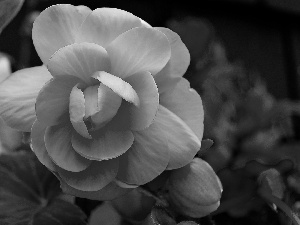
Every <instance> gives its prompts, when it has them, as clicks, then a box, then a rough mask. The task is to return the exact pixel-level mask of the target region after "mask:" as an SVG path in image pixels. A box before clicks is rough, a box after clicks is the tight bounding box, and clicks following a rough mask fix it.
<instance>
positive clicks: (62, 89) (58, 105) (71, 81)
mask: <svg viewBox="0 0 300 225" xmlns="http://www.w3.org/2000/svg"><path fill="white" fill-rule="evenodd" d="M79 81H80V80H79V79H78V78H76V77H70V76H60V77H56V78H52V79H51V80H50V81H48V83H46V84H45V85H44V87H43V88H42V89H41V91H40V92H39V94H38V96H37V99H36V104H35V110H36V116H37V118H38V120H39V121H40V122H43V123H44V124H46V125H48V126H53V125H57V124H59V123H61V122H62V121H63V120H64V119H65V118H64V115H67V113H68V110H69V99H70V93H71V91H72V88H73V87H74V86H75V85H76V84H77V83H78V82H79ZM67 116H68V115H67Z"/></svg>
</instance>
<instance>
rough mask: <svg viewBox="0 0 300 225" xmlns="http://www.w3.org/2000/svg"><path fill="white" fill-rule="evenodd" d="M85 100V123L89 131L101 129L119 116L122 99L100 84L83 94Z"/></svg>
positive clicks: (87, 89)
mask: <svg viewBox="0 0 300 225" xmlns="http://www.w3.org/2000/svg"><path fill="white" fill-rule="evenodd" d="M83 94H84V98H85V116H84V121H85V124H86V126H87V128H88V130H91V131H92V130H96V129H99V128H101V127H103V126H105V124H107V123H108V122H109V121H111V120H112V118H113V117H114V116H115V115H116V114H117V112H118V109H119V107H120V106H121V102H122V98H121V97H120V96H119V95H117V94H116V93H115V92H113V91H112V90H111V89H110V88H108V87H107V86H105V85H104V84H102V83H100V84H99V85H95V86H90V87H88V88H86V89H85V90H84V92H83Z"/></svg>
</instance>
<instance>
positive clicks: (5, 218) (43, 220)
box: [0, 152, 86, 225]
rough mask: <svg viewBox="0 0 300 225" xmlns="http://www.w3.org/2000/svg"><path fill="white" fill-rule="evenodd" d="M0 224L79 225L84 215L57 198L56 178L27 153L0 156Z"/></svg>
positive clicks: (59, 193)
mask: <svg viewBox="0 0 300 225" xmlns="http://www.w3.org/2000/svg"><path fill="white" fill-rule="evenodd" d="M0 180H1V182H0V224H1V225H27V224H28V225H29V224H30V225H39V224H43V225H48V224H49V225H67V224H72V225H82V224H85V222H84V220H85V217H86V216H85V215H84V213H83V212H82V211H81V210H80V209H79V208H78V207H77V206H75V205H73V204H71V203H69V202H66V201H64V200H62V199H60V198H59V196H60V195H61V190H60V187H59V182H58V180H57V179H56V177H55V176H54V175H53V174H52V173H51V172H49V171H48V170H47V169H46V168H45V167H44V166H43V165H42V164H41V163H40V162H39V161H38V160H37V159H36V157H35V156H34V155H33V154H31V153H25V152H21V153H18V154H12V155H1V156H0Z"/></svg>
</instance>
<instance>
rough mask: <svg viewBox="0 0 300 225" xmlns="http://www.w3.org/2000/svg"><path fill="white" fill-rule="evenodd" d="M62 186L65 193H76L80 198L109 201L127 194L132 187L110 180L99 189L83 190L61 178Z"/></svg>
mask: <svg viewBox="0 0 300 225" xmlns="http://www.w3.org/2000/svg"><path fill="white" fill-rule="evenodd" d="M60 187H61V189H62V190H63V192H64V193H66V194H69V195H74V196H77V197H80V198H87V199H92V200H98V201H108V200H113V199H115V198H118V197H120V196H122V195H124V194H127V193H128V192H130V191H131V190H132V189H129V188H121V187H120V186H118V185H117V184H116V183H115V182H114V181H112V182H110V183H109V184H108V185H106V186H105V187H104V188H102V189H101V190H99V191H81V190H78V189H75V188H73V187H71V186H70V185H68V184H67V183H66V182H64V181H63V180H61V179H60Z"/></svg>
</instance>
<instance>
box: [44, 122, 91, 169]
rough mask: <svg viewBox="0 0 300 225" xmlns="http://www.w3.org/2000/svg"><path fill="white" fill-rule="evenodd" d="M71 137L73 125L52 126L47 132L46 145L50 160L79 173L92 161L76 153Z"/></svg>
mask: <svg viewBox="0 0 300 225" xmlns="http://www.w3.org/2000/svg"><path fill="white" fill-rule="evenodd" d="M71 137H72V126H71V125H56V126H51V127H48V128H47V129H46V132H45V145H46V149H47V152H48V154H49V156H50V158H51V159H52V160H53V161H54V162H55V164H56V165H58V166H59V167H61V168H63V169H65V170H68V171H71V172H79V171H82V170H84V169H86V168H87V167H88V166H89V165H90V164H91V161H90V160H88V159H86V158H83V157H82V156H80V155H79V154H78V153H77V152H75V150H74V149H73V147H72V144H71Z"/></svg>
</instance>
